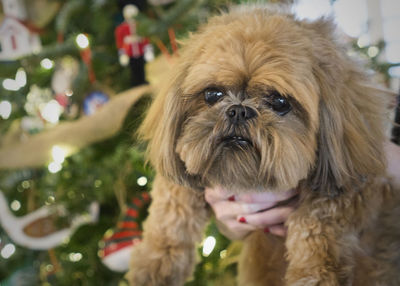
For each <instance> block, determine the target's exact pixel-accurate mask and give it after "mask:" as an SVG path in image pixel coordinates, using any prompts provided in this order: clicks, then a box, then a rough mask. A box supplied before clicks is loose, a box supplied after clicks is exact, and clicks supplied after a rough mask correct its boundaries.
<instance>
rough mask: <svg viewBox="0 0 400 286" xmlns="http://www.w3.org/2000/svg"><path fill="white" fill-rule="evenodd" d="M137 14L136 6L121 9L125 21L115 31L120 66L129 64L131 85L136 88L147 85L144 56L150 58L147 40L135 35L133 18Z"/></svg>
mask: <svg viewBox="0 0 400 286" xmlns="http://www.w3.org/2000/svg"><path fill="white" fill-rule="evenodd" d="M138 13H139V9H138V7H137V6H135V5H132V4H129V5H126V6H125V7H124V8H123V16H124V19H125V21H124V22H123V23H122V24H120V25H119V26H117V28H116V29H115V40H116V45H117V48H118V53H119V60H120V63H121V65H123V66H126V65H128V64H129V67H130V70H131V85H132V86H138V85H141V84H145V83H147V81H146V76H145V69H144V66H145V54H146V57H147V58H151V56H150V54H151V53H152V47H151V45H150V42H149V40H148V39H147V38H143V37H140V36H139V35H138V34H137V33H136V26H137V25H138V23H137V22H136V21H135V19H134V18H135V16H137V14H138Z"/></svg>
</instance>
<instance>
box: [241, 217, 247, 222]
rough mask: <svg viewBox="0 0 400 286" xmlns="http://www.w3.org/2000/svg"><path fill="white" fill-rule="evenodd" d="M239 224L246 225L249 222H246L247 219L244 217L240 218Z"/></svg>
mask: <svg viewBox="0 0 400 286" xmlns="http://www.w3.org/2000/svg"><path fill="white" fill-rule="evenodd" d="M239 222H241V223H246V222H247V221H246V219H245V218H244V217H240V218H239Z"/></svg>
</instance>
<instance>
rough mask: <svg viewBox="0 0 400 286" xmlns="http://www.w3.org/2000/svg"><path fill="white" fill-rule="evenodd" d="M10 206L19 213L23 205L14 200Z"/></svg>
mask: <svg viewBox="0 0 400 286" xmlns="http://www.w3.org/2000/svg"><path fill="white" fill-rule="evenodd" d="M10 206H11V209H12V210H13V211H18V210H19V209H20V208H21V203H20V202H19V201H17V200H14V201H12V202H11V204H10Z"/></svg>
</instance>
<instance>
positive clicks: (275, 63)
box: [181, 9, 319, 122]
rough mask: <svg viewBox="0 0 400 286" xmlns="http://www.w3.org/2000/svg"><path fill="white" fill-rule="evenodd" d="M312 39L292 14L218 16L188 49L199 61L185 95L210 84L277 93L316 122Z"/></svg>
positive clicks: (247, 12)
mask: <svg viewBox="0 0 400 286" xmlns="http://www.w3.org/2000/svg"><path fill="white" fill-rule="evenodd" d="M310 36H311V35H310V34H306V33H305V31H304V29H302V28H301V27H300V26H299V24H298V23H297V22H296V21H295V20H294V19H293V18H292V16H290V15H286V14H278V15H276V14H273V15H272V14H269V12H268V10H266V9H254V10H253V9H252V10H239V11H234V12H233V13H232V12H231V13H229V14H225V15H221V16H219V17H216V18H214V19H213V20H212V21H210V22H209V23H208V24H207V25H206V26H204V27H203V28H202V29H201V30H200V32H199V33H197V34H196V35H194V36H193V37H192V38H191V39H190V41H189V44H188V45H187V47H186V48H187V50H189V51H190V53H191V55H190V57H191V58H192V59H194V60H193V61H192V63H191V66H190V67H189V69H188V72H187V76H186V77H185V79H184V81H183V84H182V86H181V88H182V92H183V94H196V93H199V92H201V91H202V90H204V89H205V88H207V87H209V86H221V87H226V88H228V89H232V90H237V91H242V90H243V89H247V90H256V89H264V90H266V89H276V90H278V91H280V92H281V93H282V94H289V95H291V96H292V97H293V98H295V99H296V100H297V101H298V102H300V104H301V105H302V106H303V108H304V109H305V110H306V111H307V112H308V113H309V115H310V117H311V119H312V121H314V122H315V121H317V116H318V115H317V111H318V106H317V105H318V93H319V90H317V89H316V88H317V87H318V85H317V84H315V80H314V77H313V70H312V67H313V65H314V63H313V62H312V57H311V56H310V54H311V53H312V39H310ZM183 58H185V56H184V57H183ZM184 60H185V59H184Z"/></svg>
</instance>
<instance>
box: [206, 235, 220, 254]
mask: <svg viewBox="0 0 400 286" xmlns="http://www.w3.org/2000/svg"><path fill="white" fill-rule="evenodd" d="M216 243H217V241H216V239H215V237H213V236H208V237H207V238H206V239H205V240H204V241H203V256H204V257H207V256H209V255H210V254H211V252H212V251H213V250H214V247H215V244H216Z"/></svg>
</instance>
